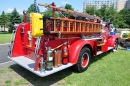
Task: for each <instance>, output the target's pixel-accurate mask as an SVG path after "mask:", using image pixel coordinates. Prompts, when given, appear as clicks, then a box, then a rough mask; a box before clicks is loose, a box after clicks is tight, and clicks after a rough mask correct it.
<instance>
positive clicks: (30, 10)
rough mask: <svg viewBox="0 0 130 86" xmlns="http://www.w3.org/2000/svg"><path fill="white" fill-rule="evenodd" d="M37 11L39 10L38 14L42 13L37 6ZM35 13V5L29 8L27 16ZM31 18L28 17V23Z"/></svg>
mask: <svg viewBox="0 0 130 86" xmlns="http://www.w3.org/2000/svg"><path fill="white" fill-rule="evenodd" d="M37 10H38V13H40V9H39V7H38V6H37ZM34 11H35V9H34V4H31V5H30V6H29V7H28V9H27V14H28V16H29V14H30V13H33V12H34ZM29 20H30V19H29V17H27V22H29Z"/></svg>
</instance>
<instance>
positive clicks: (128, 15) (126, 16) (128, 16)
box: [119, 9, 130, 28]
mask: <svg viewBox="0 0 130 86" xmlns="http://www.w3.org/2000/svg"><path fill="white" fill-rule="evenodd" d="M119 14H120V17H121V18H122V20H124V22H125V23H126V25H125V26H126V28H128V27H130V10H128V9H122V10H121V11H120V12H119Z"/></svg>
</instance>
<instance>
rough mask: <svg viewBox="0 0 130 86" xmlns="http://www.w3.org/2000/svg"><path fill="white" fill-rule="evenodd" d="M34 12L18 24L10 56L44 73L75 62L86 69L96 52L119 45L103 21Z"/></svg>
mask: <svg viewBox="0 0 130 86" xmlns="http://www.w3.org/2000/svg"><path fill="white" fill-rule="evenodd" d="M32 15H33V16H31V19H30V23H22V24H19V26H18V27H17V29H16V33H15V37H14V41H13V43H12V46H11V50H10V53H9V56H8V57H9V58H10V59H11V60H13V61H15V62H16V63H18V64H19V65H21V66H23V67H24V68H26V69H28V70H29V71H31V72H33V73H35V74H36V75H38V76H40V77H44V76H47V75H50V74H53V73H55V72H58V71H60V70H63V69H65V68H68V67H71V66H75V67H77V70H78V72H83V71H85V70H86V69H87V67H88V65H89V62H90V60H91V58H92V57H93V56H97V55H99V54H101V53H104V52H107V51H108V50H111V49H114V48H115V47H117V41H118V38H117V36H115V35H112V36H111V35H108V33H109V32H108V31H107V30H105V29H104V28H105V27H104V28H102V24H101V23H100V22H94V21H92V22H91V21H83V20H75V19H69V18H55V17H48V16H42V15H41V16H42V17H41V18H38V21H35V19H36V20H37V14H36V15H35V13H34V14H32ZM34 17H36V18H34ZM33 18H34V19H33ZM36 23H37V24H36ZM38 24H40V25H38ZM101 29H103V30H104V32H101Z"/></svg>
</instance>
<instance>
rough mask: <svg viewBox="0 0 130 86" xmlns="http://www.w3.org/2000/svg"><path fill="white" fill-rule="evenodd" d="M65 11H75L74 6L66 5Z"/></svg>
mask: <svg viewBox="0 0 130 86" xmlns="http://www.w3.org/2000/svg"><path fill="white" fill-rule="evenodd" d="M65 9H69V10H74V8H73V7H72V5H70V4H66V5H65Z"/></svg>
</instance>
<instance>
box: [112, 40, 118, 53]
mask: <svg viewBox="0 0 130 86" xmlns="http://www.w3.org/2000/svg"><path fill="white" fill-rule="evenodd" d="M118 44H119V42H118V40H115V43H114V48H113V51H114V50H117V48H118Z"/></svg>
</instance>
